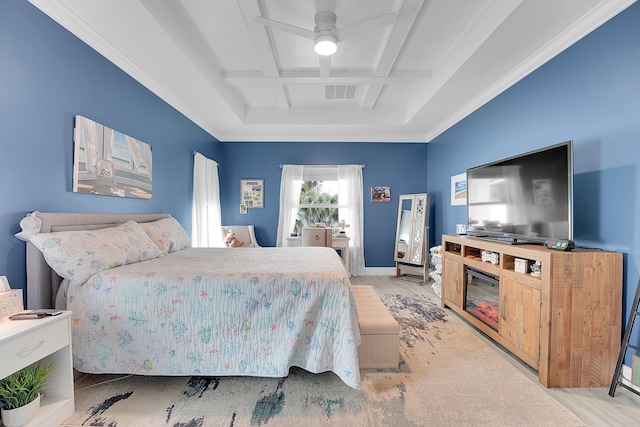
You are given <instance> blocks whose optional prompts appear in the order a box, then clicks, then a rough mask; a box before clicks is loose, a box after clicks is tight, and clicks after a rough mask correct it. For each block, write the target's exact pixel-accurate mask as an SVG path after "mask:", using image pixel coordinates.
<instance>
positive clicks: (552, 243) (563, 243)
mask: <svg viewBox="0 0 640 427" xmlns="http://www.w3.org/2000/svg"><path fill="white" fill-rule="evenodd" d="M544 247H545V248H549V249H558V250H560V251H570V250H571V249H573V248H574V245H573V241H572V240H546V241H545V242H544Z"/></svg>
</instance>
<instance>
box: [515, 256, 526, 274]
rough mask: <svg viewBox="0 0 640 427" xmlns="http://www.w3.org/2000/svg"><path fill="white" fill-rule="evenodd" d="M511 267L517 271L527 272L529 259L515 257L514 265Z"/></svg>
mask: <svg viewBox="0 0 640 427" xmlns="http://www.w3.org/2000/svg"><path fill="white" fill-rule="evenodd" d="M513 269H514V270H515V271H517V272H518V273H528V272H529V260H528V259H522V258H516V259H515V265H514V267H513Z"/></svg>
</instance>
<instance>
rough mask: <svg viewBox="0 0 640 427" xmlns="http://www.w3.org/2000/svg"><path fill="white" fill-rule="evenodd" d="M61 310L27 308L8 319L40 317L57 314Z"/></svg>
mask: <svg viewBox="0 0 640 427" xmlns="http://www.w3.org/2000/svg"><path fill="white" fill-rule="evenodd" d="M61 313H62V310H48V309H47V310H29V311H23V312H20V313H16V314H12V315H11V316H9V319H10V320H26V319H42V318H43V317H47V316H57V315H58V314H61Z"/></svg>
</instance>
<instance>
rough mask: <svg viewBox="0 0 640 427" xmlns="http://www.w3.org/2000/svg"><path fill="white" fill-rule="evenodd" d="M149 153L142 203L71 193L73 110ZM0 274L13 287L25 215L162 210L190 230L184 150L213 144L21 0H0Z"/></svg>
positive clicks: (188, 159)
mask: <svg viewBox="0 0 640 427" xmlns="http://www.w3.org/2000/svg"><path fill="white" fill-rule="evenodd" d="M76 115H83V116H85V117H88V118H91V119H93V120H95V121H97V122H99V123H102V124H104V125H106V126H109V127H111V128H113V129H116V130H118V131H121V132H123V133H125V134H127V135H130V136H133V137H135V138H137V139H140V140H142V141H144V142H146V143H148V144H150V145H151V146H152V149H153V197H152V198H151V200H141V199H130V198H119V197H107V196H96V195H89V194H80V193H73V192H72V191H71V190H72V174H73V169H72V165H73V125H74V116H76ZM0 150H1V151H0V275H6V276H8V279H9V283H10V284H11V286H12V287H13V288H23V289H24V286H25V282H26V276H25V243H24V242H22V241H20V240H18V239H16V238H15V237H14V236H13V234H14V233H17V232H18V231H19V230H20V227H19V226H18V223H19V221H20V220H21V219H22V218H23V217H24V215H25V214H26V213H28V212H31V211H34V210H39V211H49V212H142V213H145V212H168V213H170V214H171V215H173V216H174V217H176V218H177V219H178V220H179V221H180V222H181V223H182V224H183V225H184V226H185V228H187V230H189V231H190V229H191V193H192V176H193V157H192V152H193V151H194V150H197V151H200V152H202V153H203V154H204V155H207V156H209V157H211V158H214V159H215V158H217V156H218V155H219V143H218V142H217V141H216V140H215V139H214V138H213V137H212V136H211V135H209V134H208V133H206V132H205V131H203V130H202V129H200V128H199V127H198V126H196V125H195V124H194V123H192V122H191V121H189V120H188V119H186V118H185V117H184V116H183V115H181V114H180V113H178V112H177V111H176V110H174V109H173V108H172V107H170V106H168V105H167V104H166V103H165V102H163V101H162V100H161V99H159V98H158V97H157V96H155V95H154V94H152V93H151V92H150V91H148V90H147V89H145V88H144V87H142V86H141V85H140V84H139V83H137V82H136V81H134V80H133V79H132V78H130V77H129V76H128V75H126V74H125V73H124V72H122V71H121V70H120V69H118V68H117V67H115V66H114V65H113V64H112V63H110V62H109V61H107V60H106V59H105V58H103V57H102V56H101V55H99V54H98V53H96V52H95V51H94V50H93V49H91V48H89V47H88V46H87V45H85V44H84V43H83V42H81V41H80V40H78V39H77V38H76V37H75V36H73V35H71V34H70V33H69V32H68V31H66V30H65V29H63V28H62V27H61V26H60V25H58V24H57V23H55V22H54V21H52V20H51V19H50V18H49V17H47V16H46V15H44V14H43V13H41V12H40V11H39V10H38V9H36V8H35V7H34V6H32V5H31V4H29V3H28V2H26V1H23V0H21V1H13V0H11V1H9V0H0Z"/></svg>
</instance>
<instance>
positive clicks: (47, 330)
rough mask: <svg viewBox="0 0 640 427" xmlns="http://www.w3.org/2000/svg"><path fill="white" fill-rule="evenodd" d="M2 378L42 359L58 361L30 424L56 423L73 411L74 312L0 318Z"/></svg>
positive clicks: (0, 366) (52, 424) (47, 361)
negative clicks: (72, 315)
mask: <svg viewBox="0 0 640 427" xmlns="http://www.w3.org/2000/svg"><path fill="white" fill-rule="evenodd" d="M0 355H2V363H0V378H5V377H7V376H9V375H11V374H13V373H14V372H16V371H19V370H20V369H22V368H24V367H26V366H29V365H31V364H32V363H35V362H37V361H39V360H41V361H43V362H45V363H50V362H54V363H55V368H54V371H53V373H52V374H51V377H50V378H49V380H48V381H47V388H46V389H45V390H44V391H43V393H42V394H43V396H42V397H43V399H41V401H40V411H39V412H38V415H37V417H36V419H35V420H33V421H32V422H31V423H29V424H27V426H57V425H59V424H60V423H62V422H63V421H64V420H65V419H67V418H68V417H70V416H71V415H72V414H73V411H74V400H73V366H72V359H71V312H70V311H65V312H64V313H62V314H60V315H58V316H50V317H45V318H43V319H28V320H9V318H7V317H4V318H2V319H0Z"/></svg>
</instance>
